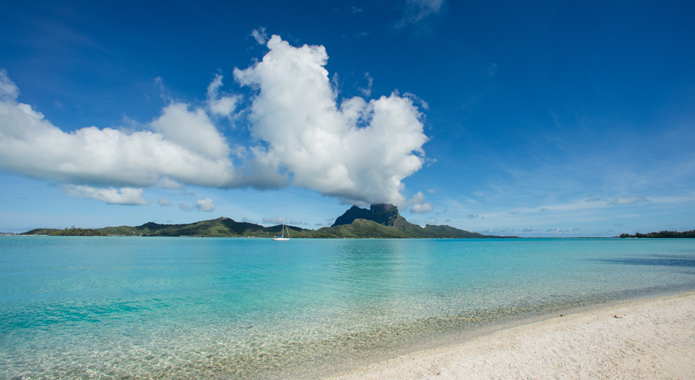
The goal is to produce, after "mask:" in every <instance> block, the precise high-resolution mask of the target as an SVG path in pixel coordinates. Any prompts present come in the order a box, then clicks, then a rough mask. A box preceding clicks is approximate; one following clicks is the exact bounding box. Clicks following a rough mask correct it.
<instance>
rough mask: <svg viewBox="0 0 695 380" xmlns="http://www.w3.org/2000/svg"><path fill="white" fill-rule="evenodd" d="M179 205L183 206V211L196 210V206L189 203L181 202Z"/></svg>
mask: <svg viewBox="0 0 695 380" xmlns="http://www.w3.org/2000/svg"><path fill="white" fill-rule="evenodd" d="M179 207H181V210H183V211H193V210H195V207H194V206H189V205H187V204H185V203H180V204H179Z"/></svg>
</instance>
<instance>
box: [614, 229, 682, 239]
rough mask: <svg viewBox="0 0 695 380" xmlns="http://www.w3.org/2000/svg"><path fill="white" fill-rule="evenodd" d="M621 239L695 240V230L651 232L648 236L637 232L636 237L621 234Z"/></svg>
mask: <svg viewBox="0 0 695 380" xmlns="http://www.w3.org/2000/svg"><path fill="white" fill-rule="evenodd" d="M620 237H621V238H647V239H657V238H695V230H691V231H683V232H678V231H659V232H650V233H648V234H641V233H639V232H636V233H635V234H634V235H630V234H620Z"/></svg>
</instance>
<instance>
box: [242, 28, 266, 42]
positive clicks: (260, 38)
mask: <svg viewBox="0 0 695 380" xmlns="http://www.w3.org/2000/svg"><path fill="white" fill-rule="evenodd" d="M247 30H248V29H247ZM251 37H253V38H254V39H255V40H256V42H258V44H259V45H263V44H265V41H266V40H267V39H268V34H266V32H265V28H264V27H260V28H258V29H254V30H252V31H251Z"/></svg>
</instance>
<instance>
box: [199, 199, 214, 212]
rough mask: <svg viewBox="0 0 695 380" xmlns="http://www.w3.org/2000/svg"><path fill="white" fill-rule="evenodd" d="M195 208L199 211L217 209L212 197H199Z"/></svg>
mask: <svg viewBox="0 0 695 380" xmlns="http://www.w3.org/2000/svg"><path fill="white" fill-rule="evenodd" d="M195 208H196V209H198V211H205V212H212V211H215V205H214V204H213V203H212V199H210V198H205V199H198V200H197V201H196V202H195Z"/></svg>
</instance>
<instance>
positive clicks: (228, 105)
mask: <svg viewBox="0 0 695 380" xmlns="http://www.w3.org/2000/svg"><path fill="white" fill-rule="evenodd" d="M222 78H224V77H223V76H222V75H220V74H216V75H215V79H213V80H212V82H210V84H209V85H208V93H207V103H208V108H209V109H210V112H212V113H213V114H214V115H217V116H226V117H229V116H231V115H232V113H233V112H234V110H235V109H236V105H237V103H238V102H239V100H240V99H241V96H238V95H224V96H220V87H222Z"/></svg>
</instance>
